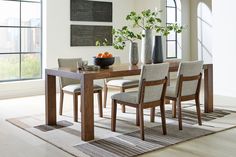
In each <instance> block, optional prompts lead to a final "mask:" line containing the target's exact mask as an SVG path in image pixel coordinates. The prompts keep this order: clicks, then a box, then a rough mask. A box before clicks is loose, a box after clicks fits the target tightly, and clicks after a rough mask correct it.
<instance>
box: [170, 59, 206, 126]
mask: <svg viewBox="0 0 236 157" xmlns="http://www.w3.org/2000/svg"><path fill="white" fill-rule="evenodd" d="M202 66H203V62H202V61H187V62H182V63H180V65H179V70H178V73H177V82H176V84H175V86H170V87H167V90H166V99H168V100H172V103H173V104H172V116H173V117H174V118H175V117H176V106H177V107H178V120H179V129H180V130H182V113H181V101H189V100H195V102H196V109H197V115H198V124H199V125H202V122H201V111H200V103H199V93H200V86H201V78H202V74H201V71H202Z"/></svg>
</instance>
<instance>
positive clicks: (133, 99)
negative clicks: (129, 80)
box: [111, 91, 138, 104]
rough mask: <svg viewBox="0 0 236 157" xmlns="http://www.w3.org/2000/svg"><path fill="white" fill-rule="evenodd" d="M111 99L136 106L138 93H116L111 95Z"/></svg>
mask: <svg viewBox="0 0 236 157" xmlns="http://www.w3.org/2000/svg"><path fill="white" fill-rule="evenodd" d="M111 99H115V100H118V101H124V102H128V103H132V104H138V91H133V92H125V93H117V94H114V95H112V96H111Z"/></svg>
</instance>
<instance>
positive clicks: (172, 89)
mask: <svg viewBox="0 0 236 157" xmlns="http://www.w3.org/2000/svg"><path fill="white" fill-rule="evenodd" d="M175 88H176V86H169V87H167V89H166V96H168V97H172V98H176V97H177V93H176V92H175V91H176V89H175Z"/></svg>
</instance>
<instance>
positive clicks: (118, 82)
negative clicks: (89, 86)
mask: <svg viewBox="0 0 236 157" xmlns="http://www.w3.org/2000/svg"><path fill="white" fill-rule="evenodd" d="M107 85H108V86H117V87H129V86H136V85H137V86H138V85H139V80H127V79H121V80H110V81H108V82H107Z"/></svg>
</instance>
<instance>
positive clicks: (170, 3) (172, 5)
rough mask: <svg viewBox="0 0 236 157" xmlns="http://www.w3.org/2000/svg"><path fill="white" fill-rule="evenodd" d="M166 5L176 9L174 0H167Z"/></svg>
mask: <svg viewBox="0 0 236 157" xmlns="http://www.w3.org/2000/svg"><path fill="white" fill-rule="evenodd" d="M166 5H167V6H170V7H175V2H174V0H167V2H166Z"/></svg>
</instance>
